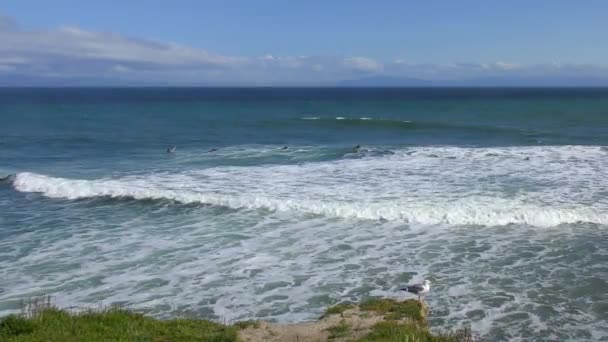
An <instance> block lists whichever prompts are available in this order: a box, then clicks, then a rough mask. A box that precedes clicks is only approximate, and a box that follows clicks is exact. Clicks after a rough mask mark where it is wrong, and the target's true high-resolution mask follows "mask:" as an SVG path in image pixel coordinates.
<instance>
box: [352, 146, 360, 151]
mask: <svg viewBox="0 0 608 342" xmlns="http://www.w3.org/2000/svg"><path fill="white" fill-rule="evenodd" d="M360 149H361V145H359V144H357V146H355V147H353V152H359V150H360Z"/></svg>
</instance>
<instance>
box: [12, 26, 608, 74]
mask: <svg viewBox="0 0 608 342" xmlns="http://www.w3.org/2000/svg"><path fill="white" fill-rule="evenodd" d="M548 76H551V77H557V76H559V77H578V78H585V77H593V78H598V77H604V78H606V79H608V71H607V70H606V68H603V67H599V66H593V65H569V64H558V63H549V64H543V65H531V66H525V65H518V64H514V63H509V62H504V61H497V62H494V63H448V64H425V63H411V62H408V61H407V60H406V59H396V60H394V61H388V62H386V61H385V62H382V61H378V60H375V59H372V58H369V57H365V56H274V55H272V54H267V55H264V56H257V57H244V56H226V55H221V54H216V53H212V52H208V51H205V50H201V49H197V48H193V47H188V46H183V45H179V44H174V43H171V42H156V41H152V40H147V39H139V38H132V37H126V36H123V35H120V34H117V33H112V32H91V31H87V30H84V29H82V28H78V27H68V26H65V27H59V28H56V29H51V30H37V31H32V30H24V29H21V28H20V27H19V26H18V25H17V24H16V23H15V22H14V21H13V20H11V19H10V18H8V17H3V16H0V84H2V85H11V84H12V83H15V84H31V85H36V84H38V83H42V84H44V83H45V82H47V83H50V84H58V85H61V84H62V83H66V84H72V83H74V82H76V83H78V82H80V83H82V84H91V85H95V84H99V85H105V84H149V85H334V84H337V83H338V82H340V81H341V80H348V79H357V78H365V77H393V78H400V77H405V78H416V79H423V80H430V81H441V80H447V81H454V80H467V79H474V78H480V77H481V78H501V77H502V78H505V77H510V78H518V77H519V78H521V77H548Z"/></svg>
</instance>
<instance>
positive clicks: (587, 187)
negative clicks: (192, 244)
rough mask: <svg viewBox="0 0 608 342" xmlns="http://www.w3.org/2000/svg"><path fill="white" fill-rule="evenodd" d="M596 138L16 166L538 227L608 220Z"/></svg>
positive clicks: (183, 195)
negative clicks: (335, 155)
mask: <svg viewBox="0 0 608 342" xmlns="http://www.w3.org/2000/svg"><path fill="white" fill-rule="evenodd" d="M604 164H606V161H605V152H604V151H602V150H601V149H600V148H598V147H543V148H496V149H465V148H452V147H446V148H420V149H416V150H404V151H397V153H396V154H395V155H388V156H382V157H370V158H362V159H345V160H339V161H330V162H322V163H308V164H302V165H278V166H277V165H274V166H248V167H216V168H209V169H203V170H191V171H184V172H181V173H176V174H166V173H163V174H149V175H144V176H141V175H138V176H128V177H123V178H119V179H98V180H77V179H66V178H57V177H49V176H45V175H40V174H34V173H19V174H17V176H16V178H15V180H14V182H13V186H14V187H15V189H17V190H18V191H22V192H37V193H41V194H43V195H45V196H47V197H52V198H65V199H70V200H74V199H82V198H94V197H111V198H132V199H138V200H139V199H158V200H173V201H177V202H181V203H201V204H206V205H214V206H224V207H229V208H235V209H243V208H244V209H267V210H272V211H289V212H296V213H302V214H314V215H323V216H331V217H338V218H345V219H363V220H388V221H401V222H406V223H413V224H431V225H432V224H450V225H487V226H494V225H507V224H526V225H532V226H539V227H547V226H556V225H560V224H566V223H575V222H588V223H597V224H608V204H607V202H606V199H605V196H604V195H602V194H605V193H606V191H607V189H608V184H607V183H608V182H607V181H606V180H605V177H603V175H602V169H604V167H605V166H606V165H604Z"/></svg>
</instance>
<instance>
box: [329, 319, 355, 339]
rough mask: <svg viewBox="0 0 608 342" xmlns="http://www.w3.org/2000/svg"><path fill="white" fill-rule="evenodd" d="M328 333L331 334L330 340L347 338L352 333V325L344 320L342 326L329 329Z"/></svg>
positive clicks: (341, 322)
mask: <svg viewBox="0 0 608 342" xmlns="http://www.w3.org/2000/svg"><path fill="white" fill-rule="evenodd" d="M327 332H328V333H329V339H330V340H331V339H334V338H340V337H346V336H348V335H349V333H350V325H348V324H347V323H346V322H345V321H344V320H342V321H340V324H338V325H334V326H333V327H329V328H327Z"/></svg>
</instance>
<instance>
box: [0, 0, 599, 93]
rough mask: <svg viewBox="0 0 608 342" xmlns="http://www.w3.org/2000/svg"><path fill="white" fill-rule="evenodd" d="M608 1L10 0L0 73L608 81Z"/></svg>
mask: <svg viewBox="0 0 608 342" xmlns="http://www.w3.org/2000/svg"><path fill="white" fill-rule="evenodd" d="M607 15H608V1H600V0H586V1H560V0H553V1H550V0H535V1H530V0H529V1H519V0H510V1H492V0H486V1H483V0H478V1H468V0H461V1H448V0H445V1H432V0H431V1H424V2H423V1H388V0H387V1H356V0H352V1H345V0H334V1H310V0H309V1H278V0H276V1H270V0H260V1H255V0H249V1H244V0H243V1H236V0H224V1H194V0H173V1H169V0H164V1H161V0H147V1H144V0H130V1H110V0H106V1H82V0H80V1H72V0H53V1H39V0H3V1H1V2H0V16H1V17H0V80H1V78H2V75H3V74H4V75H5V76H6V75H10V76H11V77H18V76H19V75H21V76H30V77H34V76H36V77H39V76H41V75H42V76H44V77H51V78H53V77H55V78H59V79H74V78H75V79H79V78H80V79H87V80H90V82H96V81H95V80H96V79H98V82H102V83H103V82H108V81H111V80H121V81H128V82H152V83H154V82H164V83H167V84H221V85H225V84H235V85H239V84H251V85H281V84H286V85H297V84H304V85H306V84H332V83H334V82H337V81H340V80H344V79H356V78H360V77H372V76H376V77H380V76H381V77H401V78H419V79H425V80H459V79H463V80H466V79H474V78H480V77H486V78H487V77H494V78H496V77H499V78H500V77H502V78H505V77H520V78H525V77H537V78H538V77H578V78H585V77H595V78H597V77H600V78H607V79H608V71H607V70H608V44H606V38H605V36H606V34H607V33H608V20H607V19H606V17H607Z"/></svg>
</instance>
